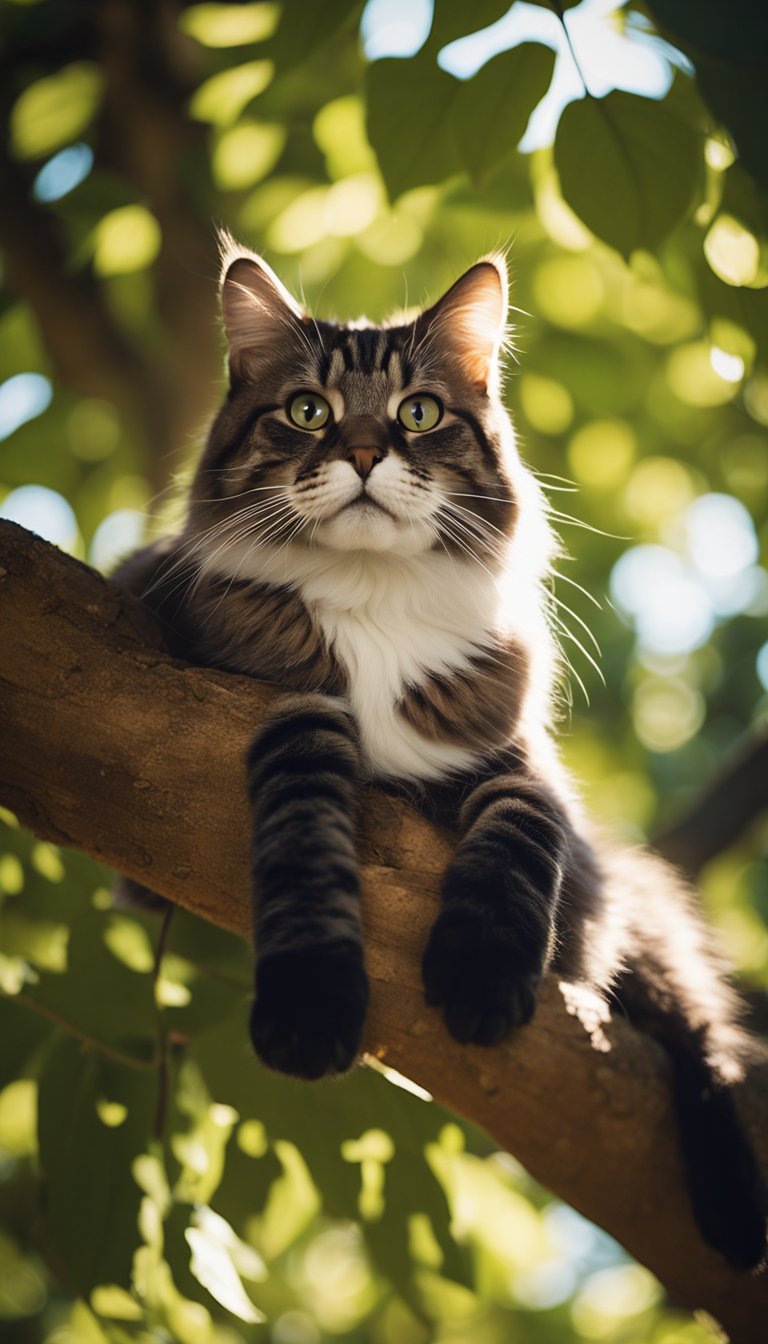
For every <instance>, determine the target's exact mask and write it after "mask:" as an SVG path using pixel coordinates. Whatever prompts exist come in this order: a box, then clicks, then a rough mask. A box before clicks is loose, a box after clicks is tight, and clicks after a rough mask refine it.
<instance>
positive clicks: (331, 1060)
mask: <svg viewBox="0 0 768 1344" xmlns="http://www.w3.org/2000/svg"><path fill="white" fill-rule="evenodd" d="M367 1007H368V979H367V976H366V974H365V969H364V967H363V959H362V952H361V951H360V949H358V948H356V947H353V948H349V949H346V948H345V949H341V950H340V949H316V950H304V951H297V952H280V953H275V954H273V955H271V956H266V957H263V958H262V959H261V960H260V961H259V962H258V965H257V968H256V998H255V1001H254V1004H253V1008H252V1010H251V1023H250V1026H251V1040H252V1041H253V1046H254V1049H255V1051H256V1054H257V1055H258V1056H259V1059H261V1060H262V1061H263V1063H264V1064H267V1065H268V1066H269V1068H271V1069H277V1070H278V1072H280V1073H290V1074H293V1075H294V1076H295V1077H297V1078H307V1079H316V1078H323V1077H324V1076H325V1075H326V1074H328V1073H333V1074H335V1073H343V1072H344V1071H345V1069H348V1068H350V1066H351V1065H352V1064H353V1063H354V1061H355V1058H356V1056H357V1055H358V1053H359V1050H360V1045H361V1041H362V1036H363V1024H364V1022H365V1013H366V1009H367Z"/></svg>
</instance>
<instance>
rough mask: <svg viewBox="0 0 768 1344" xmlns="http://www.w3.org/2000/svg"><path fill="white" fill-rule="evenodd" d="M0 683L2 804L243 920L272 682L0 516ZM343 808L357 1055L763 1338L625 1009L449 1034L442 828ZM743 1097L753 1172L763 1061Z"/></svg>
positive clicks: (446, 843)
mask: <svg viewBox="0 0 768 1344" xmlns="http://www.w3.org/2000/svg"><path fill="white" fill-rule="evenodd" d="M0 683H1V684H2V701H1V710H0V713H1V714H2V730H1V733H0V801H1V802H2V803H4V804H5V805H7V806H8V807H10V808H12V809H13V810H14V811H15V812H16V813H17V814H18V816H19V818H20V820H21V821H22V822H24V823H25V824H26V825H27V826H29V827H30V828H31V829H32V830H33V831H34V832H35V833H36V834H37V835H39V836H42V837H44V838H46V839H49V840H52V841H55V842H56V843H57V844H62V845H67V846H71V847H73V848H76V849H81V850H84V851H85V852H86V853H88V854H91V855H93V856H94V857H96V858H98V859H99V860H101V861H102V862H105V863H108V864H111V865H113V866H114V867H115V868H118V869H119V870H120V871H121V872H124V873H127V874H128V875H129V876H131V877H133V878H136V879H137V880H138V881H140V882H143V883H145V884H146V885H148V886H150V887H151V888H153V889H154V890H156V891H158V892H161V893H162V894H163V895H164V896H167V897H169V898H170V899H171V900H173V901H176V902H178V903H179V904H181V905H184V906H186V907H187V908H188V909H190V910H193V911H195V912H196V913H197V914H199V915H202V916H203V917H204V918H206V919H209V920H211V921H213V922H214V923H215V924H218V925H221V926H222V927H224V928H227V929H231V930H234V931H235V932H237V933H240V934H245V933H246V932H247V930H248V926H249V920H250V900H249V894H248V871H249V854H248V850H249V843H248V836H249V817H248V804H247V799H246V789H245V772H244V765H243V758H244V752H245V747H246V744H247V742H248V740H249V738H250V736H251V733H252V731H253V728H254V726H255V725H256V724H257V723H258V722H259V719H260V718H261V716H262V715H263V713H264V710H265V709H266V707H267V705H268V704H269V702H270V701H271V700H272V699H273V697H274V696H275V694H277V691H276V688H273V687H268V686H263V685H260V684H259V683H257V682H254V681H252V680H250V679H249V678H247V677H235V676H230V675H227V674H225V673H221V672H215V671H208V670H201V669H199V668H193V667H189V666H186V665H184V664H182V663H179V662H176V661H174V660H173V659H171V658H170V657H169V656H168V655H167V653H166V652H165V651H164V649H163V637H162V631H161V629H160V628H159V627H158V626H157V625H156V624H155V622H154V621H153V618H152V617H151V616H150V615H149V613H148V612H147V611H146V610H145V609H144V608H143V607H142V605H141V603H139V602H138V601H137V600H136V599H135V598H133V597H131V596H130V595H128V594H126V593H123V592H121V591H120V590H119V589H118V588H116V587H115V586H114V585H112V584H110V583H108V582H106V581H105V580H104V579H102V578H101V577H100V576H99V575H97V574H95V573H94V572H93V571H92V570H89V569H87V568H86V567H85V566H84V565H81V564H79V563H78V562H77V561H74V560H72V559H70V558H68V557H67V556H64V555H62V554H61V553H60V552H58V551H56V550H55V549H54V548H53V547H51V546H49V545H47V544H46V543H44V542H41V541H40V540H39V539H38V538H35V537H32V536H31V535H30V534H29V533H27V532H25V531H24V530H23V529H22V528H19V527H17V526H16V525H15V524H12V523H0ZM360 814H361V834H360V854H361V859H362V864H363V873H364V890H365V905H364V914H365V923H366V945H367V958H368V967H369V971H370V974H371V979H372V986H373V999H372V1007H371V1013H370V1020H369V1024H368V1030H367V1049H368V1051H369V1052H370V1053H371V1054H374V1055H376V1056H377V1057H378V1058H380V1059H382V1060H384V1061H385V1062H386V1063H387V1064H389V1065H391V1066H392V1067H394V1068H396V1069H398V1070H399V1071H400V1072H401V1073H404V1074H406V1075H408V1076H409V1077H410V1078H412V1079H414V1080H415V1081H416V1082H418V1083H420V1084H421V1085H422V1086H423V1087H425V1088H427V1089H428V1091H430V1092H431V1093H432V1094H433V1095H434V1096H436V1097H437V1098H438V1099H439V1100H440V1101H441V1102H443V1103H444V1104H445V1105H447V1106H449V1107H452V1108H453V1109H454V1110H456V1111H458V1112H460V1113H462V1114H463V1115H466V1116H468V1117H470V1118H471V1119H472V1120H473V1121H475V1122H477V1123H478V1124H480V1125H482V1126H484V1127H485V1128H486V1129H487V1130H488V1131H489V1132H490V1134H492V1135H493V1137H494V1139H496V1140H497V1142H498V1143H499V1144H500V1145H501V1146H502V1147H503V1148H504V1149H506V1150H508V1151H509V1152H511V1153H513V1154H514V1155H515V1156H516V1157H517V1158H518V1159H519V1160H520V1161H521V1162H522V1163H523V1164H524V1165H525V1167H527V1169H528V1170H529V1171H530V1172H531V1174H532V1175H533V1176H535V1177H536V1179H537V1180H539V1181H541V1182H542V1183H543V1184H544V1185H546V1186H548V1187H549V1189H551V1190H552V1191H554V1192H555V1194H557V1195H559V1196H560V1197H561V1198H562V1199H564V1200H566V1201H567V1202H568V1203H570V1204H572V1205H573V1206H574V1207H575V1208H577V1209H578V1210H579V1211H580V1212H581V1213H583V1214H585V1215H586V1217H588V1218H590V1219H592V1220H593V1221H594V1222H595V1223H597V1224H599V1225H600V1226H601V1227H603V1228H605V1229H606V1231H608V1232H610V1233H611V1234H612V1235H613V1236H614V1237H616V1238H617V1239H618V1240H619V1241H620V1242H621V1243H622V1244H623V1245H624V1246H625V1247H626V1248H627V1250H628V1251H630V1252H631V1254H632V1255H634V1256H635V1257H636V1258H637V1259H638V1260H640V1261H641V1262H642V1263H643V1264H645V1265H647V1266H648V1267H649V1268H650V1269H651V1270H652V1271H653V1272H654V1273H655V1274H656V1275H657V1276H658V1278H659V1279H660V1280H661V1282H662V1283H663V1284H665V1286H666V1287H667V1289H668V1290H669V1292H670V1293H671V1295H672V1296H673V1298H674V1299H676V1300H677V1301H679V1302H681V1303H684V1304H685V1305H687V1306H688V1307H690V1308H692V1309H696V1308H703V1309H705V1310H707V1311H708V1312H710V1313H711V1314H712V1315H713V1316H714V1317H715V1318H716V1319H717V1320H718V1321H719V1322H720V1323H721V1325H722V1326H723V1327H724V1328H725V1329H726V1330H727V1331H728V1333H729V1335H730V1338H731V1340H732V1341H734V1344H758V1342H762V1341H764V1340H765V1338H766V1331H767V1329H768V1325H767V1322H768V1279H767V1278H766V1277H761V1278H756V1277H751V1276H748V1275H743V1274H738V1273H736V1272H734V1271H732V1270H731V1269H729V1267H728V1266H727V1265H726V1264H725V1262H724V1261H723V1260H722V1259H721V1258H720V1257H719V1256H718V1255H716V1254H715V1253H714V1252H712V1251H710V1250H709V1249H708V1248H707V1247H705V1246H704V1245H703V1244H702V1242H701V1240H700V1238H699V1236H698V1233H697V1231H696V1228H695V1225H694V1222H693V1219H692V1216H691V1213H690V1210H689V1206H688V1200H687V1196H686V1194H685V1191H684V1188H683V1183H682V1177H681V1169H680V1160H679V1156H678V1151H677V1147H676V1142H675V1135H674V1123H673V1117H672V1109H671V1101H670V1096H669V1091H668V1087H667V1076H666V1075H667V1066H666V1061H665V1059H664V1057H663V1055H662V1053H661V1052H660V1050H659V1049H658V1047H657V1046H655V1045H654V1044H653V1043H652V1042H651V1041H650V1040H649V1039H648V1038H646V1037H645V1036H643V1035H641V1034H639V1033H638V1032H636V1031H634V1030H633V1029H632V1028H631V1027H630V1026H629V1025H628V1024H627V1023H626V1022H625V1021H623V1020H617V1021H611V1022H610V1023H608V1024H607V1025H606V1026H605V1027H604V1030H603V1031H596V1032H594V1031H593V1032H592V1033H590V1030H589V1022H588V1019H587V1018H586V1016H585V1015H584V1014H583V1013H582V1014H581V1016H579V1015H577V1014H576V1013H575V1012H574V1011H573V1008H574V1005H573V1004H572V1003H571V1004H570V1005H569V1004H568V1002H567V1000H566V996H565V995H564V993H563V992H562V990H561V988H560V987H559V986H558V984H557V983H556V981H555V980H554V979H553V978H550V980H549V981H548V983H546V984H545V986H544V988H543V991H542V994H541V998H540V1002H539V1006H538V1009H537V1012H536V1016H535V1018H534V1020H533V1022H532V1023H531V1024H530V1025H529V1026H527V1027H526V1028H524V1029H523V1030H521V1031H519V1032H517V1033H515V1034H514V1035H513V1036H512V1037H511V1038H510V1039H509V1040H508V1041H506V1042H504V1043H503V1044H502V1045H501V1046H498V1047H496V1048H494V1049H482V1048H480V1047H464V1046H459V1045H457V1044H456V1042H455V1041H453V1040H452V1039H451V1038H450V1036H449V1035H448V1034H447V1032H446V1030H445V1028H444V1026H443V1023H442V1019H441V1017H440V1016H439V1014H438V1013H437V1012H436V1011H434V1010H432V1009H429V1008H427V1007H426V1006H425V1004H424V1000H423V996H422V990H421V983H420V973H419V959H420V953H421V950H422V948H423V946H424V943H425V941H426V936H427V931H428V928H429V925H430V922H431V920H432V919H433V918H434V915H435V912H436V900H437V888H438V883H439V877H440V873H441V872H442V870H443V868H444V867H445V864H446V862H447V859H448V856H449V854H450V848H451V839H450V836H448V835H446V834H442V833H439V832H438V831H436V830H435V829H434V828H433V827H431V826H430V825H429V824H428V823H427V822H426V821H425V820H424V819H423V818H421V817H420V816H418V815H417V814H416V813H415V812H414V811H412V810H411V809H410V808H409V807H408V806H407V805H406V804H405V803H404V802H403V801H401V800H399V799H396V798H393V797H390V796H387V795H385V794H383V793H381V792H378V791H376V790H372V791H370V792H367V793H366V795H365V797H364V799H363V804H362V806H361V809H360ZM582 1018H583V1019H584V1021H582ZM585 1024H586V1025H585ZM308 1086H311V1085H309V1084H308ZM740 1101H742V1102H743V1111H744V1115H745V1119H746V1120H747V1123H748V1124H749V1126H750V1129H751V1132H752V1133H753V1137H754V1141H755V1144H756V1147H757V1149H758V1151H759V1152H760V1156H761V1158H762V1159H763V1160H764V1162H765V1164H766V1165H767V1166H768V1125H766V1118H768V1068H767V1067H766V1064H765V1063H764V1062H760V1061H756V1062H755V1064H754V1066H753V1068H752V1069H751V1070H750V1073H749V1076H748V1079H747V1082H746V1083H745V1084H744V1086H743V1088H742V1089H741V1095H740Z"/></svg>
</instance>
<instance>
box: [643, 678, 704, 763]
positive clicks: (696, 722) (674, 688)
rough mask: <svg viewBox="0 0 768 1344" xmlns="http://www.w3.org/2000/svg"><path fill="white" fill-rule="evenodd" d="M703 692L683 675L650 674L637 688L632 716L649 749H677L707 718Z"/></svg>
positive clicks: (644, 744)
mask: <svg viewBox="0 0 768 1344" xmlns="http://www.w3.org/2000/svg"><path fill="white" fill-rule="evenodd" d="M704 714H705V704H704V698H703V696H702V695H701V693H700V692H699V691H698V690H696V689H695V687H693V686H690V685H689V684H688V682H687V681H684V680H683V679H682V677H647V678H646V679H645V680H644V681H642V682H641V683H640V685H639V686H638V687H637V690H636V691H635V694H634V697H633V701H632V720H633V723H634V727H635V732H636V733H637V736H638V737H639V739H640V741H641V742H642V744H643V746H645V747H647V748H648V749H649V751H659V752H666V751H677V749H678V748H679V747H682V746H683V744H684V743H685V742H688V741H689V740H690V738H692V737H693V735H694V734H695V733H697V732H698V731H699V729H700V727H701V725H702V723H703V722H704Z"/></svg>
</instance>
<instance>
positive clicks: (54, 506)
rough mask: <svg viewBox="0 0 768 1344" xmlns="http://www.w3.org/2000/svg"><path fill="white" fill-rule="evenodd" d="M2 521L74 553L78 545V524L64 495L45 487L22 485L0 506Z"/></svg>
mask: <svg viewBox="0 0 768 1344" xmlns="http://www.w3.org/2000/svg"><path fill="white" fill-rule="evenodd" d="M0 518H10V520H11V521H12V522H14V523H20V524H21V526H22V527H26V528H28V529H29V531H30V532H36V533H37V535H38V536H39V537H42V538H43V539H44V540H45V541H51V542H53V544H54V546H61V548H62V550H64V551H71V550H73V549H74V548H75V547H76V546H77V543H78V531H77V520H76V518H75V515H74V513H73V511H72V508H71V507H70V505H69V504H68V503H67V501H66V499H65V498H64V496H63V495H60V494H59V493H58V491H56V490H49V489H48V487H47V486H46V485H20V486H19V488H18V490H12V491H11V493H10V494H9V495H6V497H5V499H4V500H3V502H2V504H0Z"/></svg>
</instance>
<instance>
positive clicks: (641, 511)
mask: <svg viewBox="0 0 768 1344" xmlns="http://www.w3.org/2000/svg"><path fill="white" fill-rule="evenodd" d="M693 497H694V485H693V481H692V480H691V477H690V474H689V473H688V471H687V470H686V468H685V467H684V466H683V464H682V462H676V461H675V459H674V458H671V457H647V458H645V459H644V460H643V461H642V462H639V463H638V465H637V466H636V467H635V470H634V471H633V472H632V475H631V476H630V478H629V481H628V482H627V485H626V489H625V491H624V507H625V509H626V511H627V513H628V515H629V516H630V518H633V519H634V520H635V521H636V522H638V523H641V524H643V525H645V526H646V527H648V528H652V529H653V531H654V532H656V531H657V530H658V528H659V527H660V526H661V525H662V524H663V523H664V522H665V521H666V520H667V519H668V518H673V517H674V516H675V515H676V514H678V513H680V512H682V510H683V509H684V508H685V507H686V506H687V505H688V504H689V503H690V502H691V500H692V499H693Z"/></svg>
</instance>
